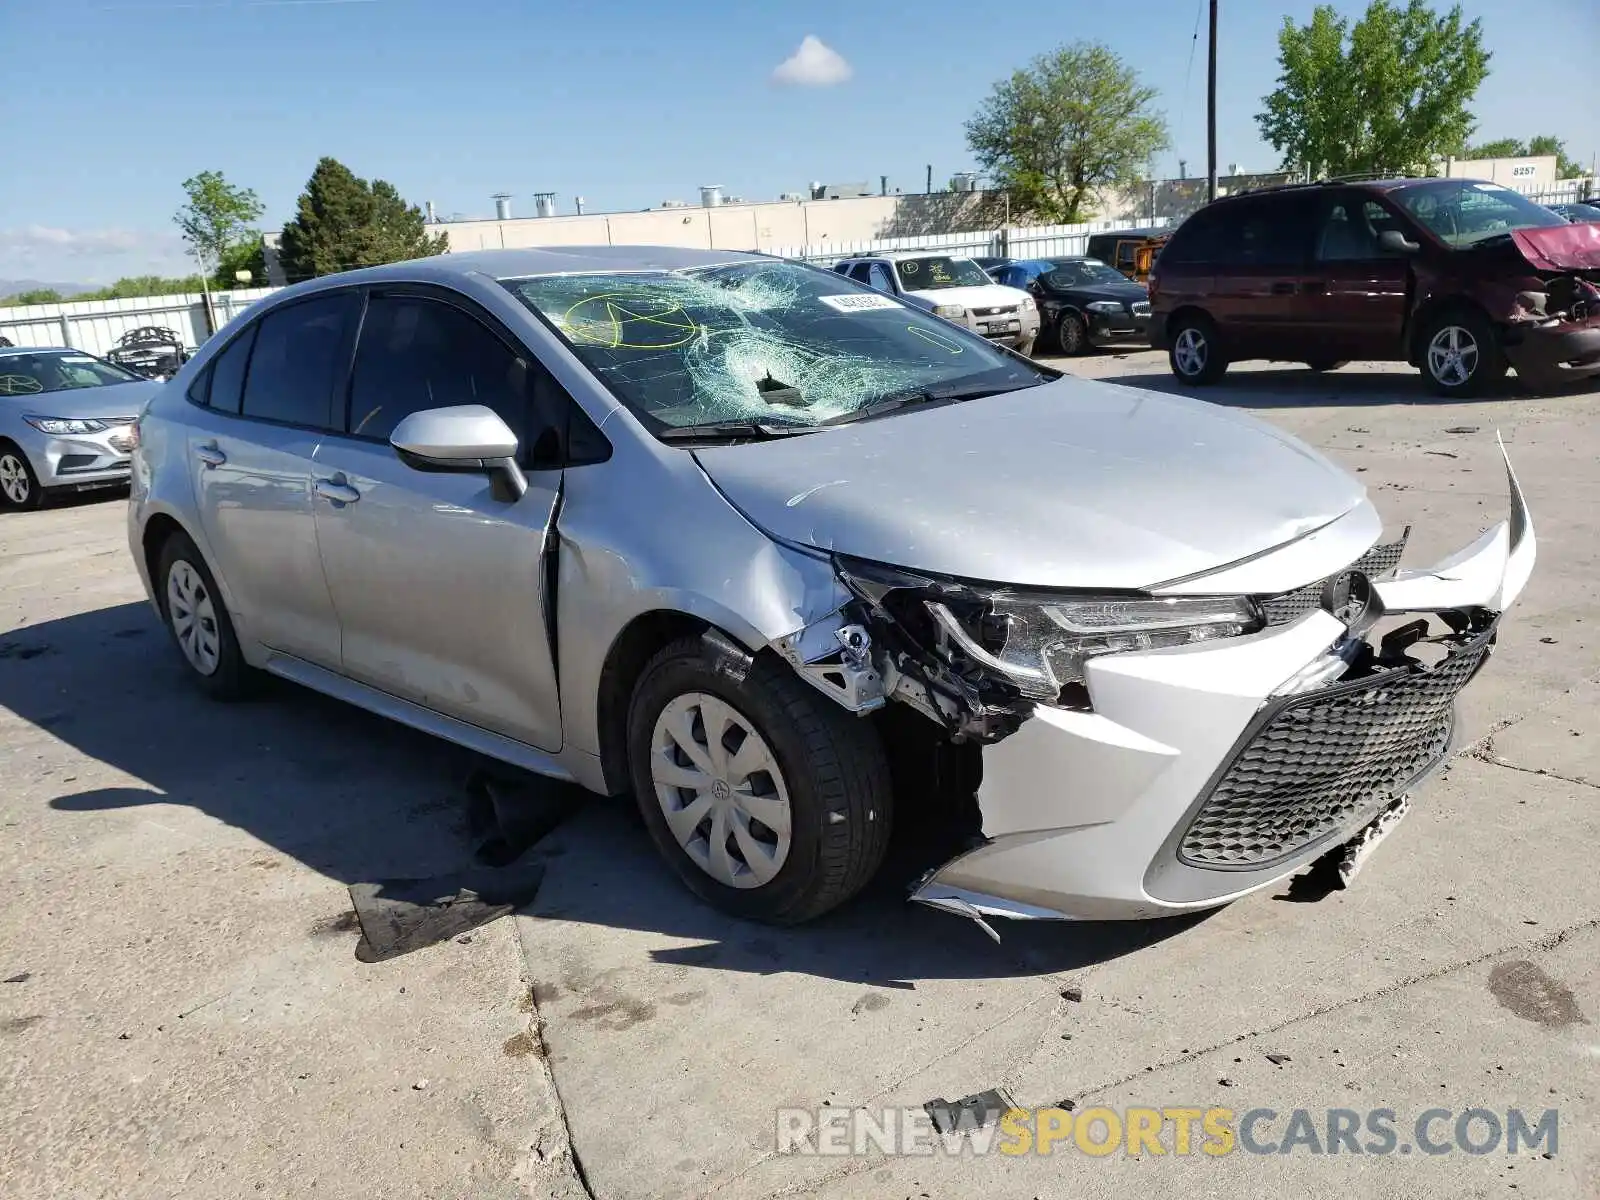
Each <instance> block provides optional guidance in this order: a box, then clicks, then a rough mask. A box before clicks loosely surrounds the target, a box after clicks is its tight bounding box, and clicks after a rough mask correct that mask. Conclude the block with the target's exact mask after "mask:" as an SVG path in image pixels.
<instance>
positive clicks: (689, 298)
mask: <svg viewBox="0 0 1600 1200" xmlns="http://www.w3.org/2000/svg"><path fill="white" fill-rule="evenodd" d="M973 269H974V270H976V269H977V268H976V267H975V266H974V267H973ZM502 283H503V285H504V286H505V287H506V288H507V289H509V290H510V291H511V292H512V294H513V295H515V296H516V297H517V298H518V299H519V300H521V301H522V303H523V304H525V305H527V306H528V307H529V308H530V309H532V310H533V311H534V312H535V313H537V314H538V315H539V316H541V317H543V318H544V319H545V321H547V322H548V323H549V324H550V326H551V327H552V328H553V329H554V330H555V331H556V333H557V334H558V335H559V336H560V337H561V338H562V339H563V340H564V341H565V342H566V343H567V344H568V345H569V346H570V347H571V348H572V351H573V353H574V354H576V355H577V357H578V358H579V359H581V360H582V361H583V363H584V364H585V366H587V367H588V368H589V370H590V371H592V372H593V373H594V374H595V376H596V377H597V378H598V379H599V380H600V381H601V382H602V383H604V384H605V385H606V387H608V388H609V389H610V390H611V392H612V393H613V394H614V395H616V396H617V398H618V399H619V400H621V401H622V402H623V403H624V404H626V405H627V406H628V407H629V408H631V409H632V410H633V411H634V412H635V413H638V414H639V415H640V416H641V417H643V418H644V419H645V420H646V423H647V424H651V425H652V426H653V427H655V428H658V429H660V428H671V427H684V426H698V425H703V424H706V423H709V422H714V421H721V420H756V421H763V422H772V423H774V424H784V425H799V426H816V425H820V424H823V423H824V422H827V421H830V420H835V419H840V418H848V417H849V416H850V415H851V414H853V413H855V412H857V411H858V410H860V409H862V408H864V407H865V406H867V405H869V404H871V403H872V402H873V401H876V400H881V399H884V398H886V397H891V396H900V395H905V394H921V393H923V392H928V391H943V390H946V389H952V388H959V389H964V390H968V391H970V390H972V389H980V388H981V389H986V390H993V391H1008V390H1012V389H1015V388H1019V387H1027V386H1031V385H1033V384H1037V383H1042V382H1044V381H1046V380H1047V379H1049V378H1052V377H1053V376H1051V375H1049V374H1047V373H1046V372H1044V371H1041V370H1039V369H1037V368H1034V367H1032V366H1030V365H1029V364H1027V363H1026V362H1023V361H1020V360H1018V359H1016V358H1014V357H1012V356H1010V355H1007V354H1004V353H1003V352H1002V351H1000V350H997V349H995V348H993V347H991V346H990V345H989V344H988V343H987V342H985V341H983V340H982V339H981V338H978V337H975V336H972V335H970V334H967V333H966V332H965V331H963V330H961V329H958V328H955V327H953V326H951V325H950V324H949V323H948V322H946V321H942V320H940V319H939V318H937V317H934V316H932V315H931V314H928V313H924V312H922V311H921V310H920V309H916V308H912V307H910V306H908V305H905V304H902V303H900V302H899V301H897V300H894V299H892V298H890V297H888V296H883V295H880V294H878V293H877V292H873V291H868V290H866V289H863V288H860V287H856V286H853V285H851V284H850V283H848V282H846V281H844V280H841V279H838V278H836V277H834V276H831V275H829V274H827V273H825V272H822V271H818V270H813V269H811V268H808V267H803V266H799V265H796V264H793V263H784V262H745V263H736V264H732V265H729V266H716V267H703V268H696V269H691V270H684V271H672V272H665V271H647V272H637V273H617V272H609V273H597V274H580V275H547V276H539V277H536V278H531V279H509V280H503V281H502Z"/></svg>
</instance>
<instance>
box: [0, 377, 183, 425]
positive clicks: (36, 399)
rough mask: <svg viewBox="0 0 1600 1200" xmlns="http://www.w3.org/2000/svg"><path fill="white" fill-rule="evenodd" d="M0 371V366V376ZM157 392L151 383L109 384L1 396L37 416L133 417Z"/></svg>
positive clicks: (158, 388) (153, 382)
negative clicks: (33, 394) (34, 394)
mask: <svg viewBox="0 0 1600 1200" xmlns="http://www.w3.org/2000/svg"><path fill="white" fill-rule="evenodd" d="M3 372H4V368H3V367H0V373H3ZM160 389H161V384H159V383H157V382H156V381H155V380H148V381H146V380H139V381H137V382H129V383H112V384H107V385H106V386H105V387H93V388H69V389H68V390H66V391H61V392H40V393H39V394H38V395H36V396H8V397H3V399H4V400H6V401H7V402H8V403H10V404H11V405H12V407H13V409H16V408H20V409H21V410H22V411H23V412H26V413H27V414H29V415H30V416H41V417H136V416H138V415H139V412H140V410H142V409H143V408H144V405H145V401H146V400H148V399H150V397H151V396H153V395H155V394H156V392H158V391H159V390H160Z"/></svg>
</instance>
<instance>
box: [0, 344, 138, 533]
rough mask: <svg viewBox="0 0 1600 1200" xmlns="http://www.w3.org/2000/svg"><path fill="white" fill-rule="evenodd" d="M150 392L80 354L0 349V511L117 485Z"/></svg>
mask: <svg viewBox="0 0 1600 1200" xmlns="http://www.w3.org/2000/svg"><path fill="white" fill-rule="evenodd" d="M157 387H158V385H157V384H154V383H151V382H150V381H149V380H147V379H145V378H143V377H142V376H139V375H135V374H134V373H133V372H132V371H127V370H124V369H123V368H121V367H118V366H113V365H112V364H111V363H108V362H106V361H105V360H104V359H99V358H95V357H94V356H93V355H91V354H85V353H84V352H83V351H81V350H69V349H65V348H47V349H40V348H37V347H28V346H25V347H21V348H12V347H6V348H0V508H12V509H17V508H38V507H39V506H40V505H41V504H43V503H44V502H45V500H46V498H47V497H48V496H49V495H51V494H52V493H57V492H81V491H87V490H89V489H91V488H103V487H117V486H125V485H126V484H127V482H128V461H129V455H130V453H131V452H132V450H133V421H134V418H135V417H137V416H138V415H139V410H140V409H141V408H142V407H144V403H145V401H146V400H148V399H150V397H151V396H152V395H153V394H154V393H155V391H156V389H157Z"/></svg>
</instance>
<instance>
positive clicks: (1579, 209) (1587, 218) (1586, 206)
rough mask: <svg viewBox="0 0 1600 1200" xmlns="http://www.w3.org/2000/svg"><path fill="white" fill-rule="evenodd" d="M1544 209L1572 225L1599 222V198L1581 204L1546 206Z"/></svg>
mask: <svg viewBox="0 0 1600 1200" xmlns="http://www.w3.org/2000/svg"><path fill="white" fill-rule="evenodd" d="M1545 207H1546V208H1548V209H1549V210H1550V211H1551V212H1553V213H1555V214H1556V216H1558V217H1561V218H1562V219H1564V220H1565V221H1567V222H1568V223H1569V224H1572V225H1587V224H1590V223H1592V222H1596V221H1600V197H1597V198H1595V199H1594V200H1585V201H1584V202H1583V203H1581V204H1546V205H1545Z"/></svg>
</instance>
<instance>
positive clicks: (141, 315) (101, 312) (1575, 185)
mask: <svg viewBox="0 0 1600 1200" xmlns="http://www.w3.org/2000/svg"><path fill="white" fill-rule="evenodd" d="M1513 186H1515V187H1516V190H1517V191H1519V192H1521V193H1522V194H1523V195H1525V196H1527V197H1528V199H1530V200H1532V201H1534V202H1535V203H1536V204H1571V203H1575V202H1577V201H1580V200H1582V199H1584V198H1585V197H1586V196H1593V195H1595V194H1596V193H1600V179H1569V180H1565V181H1563V182H1562V183H1560V184H1558V185H1557V186H1555V187H1553V188H1552V187H1546V188H1536V187H1534V186H1533V185H1513ZM1178 223H1179V221H1178V220H1177V219H1174V218H1167V217H1157V218H1155V219H1153V220H1138V219H1131V218H1130V219H1126V220H1118V221H1087V222H1084V223H1082V224H1079V225H1033V226H1026V225H1024V226H1013V227H1010V228H1005V229H982V230H971V231H968V232H965V233H932V234H922V235H918V236H914V237H891V238H872V239H869V240H865V241H841V242H831V243H818V244H816V245H811V246H779V247H776V248H774V249H772V250H770V251H768V253H771V254H776V255H779V256H781V257H783V258H794V259H800V260H802V261H804V262H810V263H818V264H821V265H831V264H832V263H835V262H837V261H838V260H839V259H841V258H849V257H851V256H853V255H858V254H876V253H881V252H885V251H893V250H943V251H945V252H946V253H955V254H962V255H968V256H979V257H981V256H987V255H993V256H995V257H997V258H1003V257H1010V258H1043V257H1055V256H1058V255H1071V254H1083V253H1085V252H1086V250H1087V245H1088V241H1089V236H1090V235H1091V234H1095V233H1106V232H1110V231H1111V230H1115V229H1128V228H1135V227H1137V228H1141V229H1159V228H1162V227H1165V226H1168V225H1176V224H1178ZM277 290H278V289H277V288H270V287H267V288H248V289H243V290H239V291H231V292H213V293H212V294H211V307H210V311H209V312H208V311H207V307H206V298H205V297H204V296H202V295H199V294H191V295H181V296H146V297H140V298H137V299H131V300H79V301H68V302H66V303H64V304H25V305H19V306H15V307H10V308H0V337H4V338H7V339H9V340H10V341H11V342H12V344H13V345H17V346H71V347H73V348H74V349H78V350H84V351H86V352H88V353H90V354H99V355H104V354H106V353H107V352H108V351H110V350H111V349H112V348H113V347H114V346H115V345H116V344H117V339H118V338H120V337H121V336H122V335H123V334H125V333H127V332H129V331H130V330H133V329H137V328H139V327H140V326H142V325H159V326H163V327H165V328H168V329H172V330H174V331H175V332H176V333H177V334H178V336H179V337H180V338H182V339H183V341H184V344H185V345H186V346H189V347H194V346H198V345H200V343H201V342H203V341H205V340H206V338H207V337H209V336H210V335H211V334H212V333H213V332H215V331H216V330H218V329H221V328H222V327H223V326H224V325H226V324H228V322H229V321H232V320H233V319H234V318H235V317H236V316H238V315H239V314H240V313H241V312H243V311H244V310H245V309H246V308H248V307H249V306H250V305H252V304H254V303H255V302H256V301H257V300H260V299H261V298H262V297H264V296H270V295H272V293H273V292H275V291H277Z"/></svg>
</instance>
